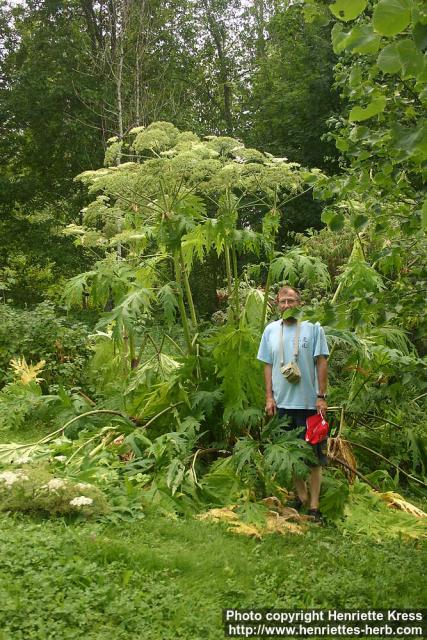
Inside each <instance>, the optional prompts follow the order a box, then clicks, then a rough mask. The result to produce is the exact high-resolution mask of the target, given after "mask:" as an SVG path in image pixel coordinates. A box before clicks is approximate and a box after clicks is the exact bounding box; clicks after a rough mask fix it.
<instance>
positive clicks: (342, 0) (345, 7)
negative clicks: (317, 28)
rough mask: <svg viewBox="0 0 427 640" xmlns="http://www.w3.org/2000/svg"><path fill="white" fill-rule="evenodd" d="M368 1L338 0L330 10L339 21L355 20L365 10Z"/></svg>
mask: <svg viewBox="0 0 427 640" xmlns="http://www.w3.org/2000/svg"><path fill="white" fill-rule="evenodd" d="M366 5H367V0H336V2H335V3H334V4H332V5H331V6H330V7H329V9H330V10H331V11H332V13H333V14H334V16H335V17H336V18H338V20H343V21H344V22H348V21H349V20H354V19H355V18H357V16H359V15H360V14H361V13H362V11H364V10H365V7H366Z"/></svg>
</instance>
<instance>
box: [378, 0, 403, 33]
mask: <svg viewBox="0 0 427 640" xmlns="http://www.w3.org/2000/svg"><path fill="white" fill-rule="evenodd" d="M410 22H411V3H410V2H409V0H380V1H379V2H378V4H377V5H376V7H375V9H374V15H373V25H374V29H375V31H376V32H377V33H380V34H381V35H382V36H395V35H396V34H397V33H401V32H402V31H403V30H404V29H406V27H407V26H408V24H409V23H410Z"/></svg>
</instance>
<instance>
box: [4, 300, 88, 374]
mask: <svg viewBox="0 0 427 640" xmlns="http://www.w3.org/2000/svg"><path fill="white" fill-rule="evenodd" d="M88 332H89V329H88V327H87V326H86V325H85V324H83V323H82V322H74V321H73V320H68V318H65V317H57V315H56V313H55V309H54V307H53V305H52V304H51V303H49V302H43V303H41V304H39V305H37V306H36V307H35V308H34V309H32V310H27V309H25V310H22V309H14V308H12V307H10V306H8V305H6V304H1V305H0V385H3V384H5V382H7V381H8V379H9V376H8V374H7V369H8V368H9V363H10V360H11V359H12V358H18V357H19V356H24V357H25V359H26V360H27V362H28V363H30V362H32V363H36V362H39V361H40V360H45V361H46V366H45V367H44V372H43V378H44V381H45V382H44V384H45V385H46V386H47V387H49V385H51V384H54V383H58V382H59V381H60V383H61V385H64V386H78V385H79V384H80V382H81V379H82V374H83V370H84V366H85V363H86V359H87V356H88V355H89V351H88V348H87V336H88Z"/></svg>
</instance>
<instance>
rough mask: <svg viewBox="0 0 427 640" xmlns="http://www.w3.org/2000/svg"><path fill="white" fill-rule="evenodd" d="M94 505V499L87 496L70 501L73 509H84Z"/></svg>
mask: <svg viewBox="0 0 427 640" xmlns="http://www.w3.org/2000/svg"><path fill="white" fill-rule="evenodd" d="M92 503H93V500H92V498H86V496H78V497H77V498H73V499H72V500H70V504H71V506H72V507H84V506H86V505H90V504H92Z"/></svg>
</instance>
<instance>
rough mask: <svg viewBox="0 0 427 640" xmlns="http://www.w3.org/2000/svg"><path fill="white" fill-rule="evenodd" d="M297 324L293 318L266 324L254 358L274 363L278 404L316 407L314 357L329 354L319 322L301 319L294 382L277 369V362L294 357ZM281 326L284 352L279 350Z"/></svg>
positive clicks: (274, 389)
mask: <svg viewBox="0 0 427 640" xmlns="http://www.w3.org/2000/svg"><path fill="white" fill-rule="evenodd" d="M296 327H297V323H296V322H295V323H294V324H291V325H289V324H286V323H284V322H282V321H281V320H276V321H275V322H271V323H270V324H269V325H267V326H266V328H265V329H264V333H263V334H262V338H261V343H260V345H259V350H258V356H257V358H258V360H261V361H262V362H265V363H267V364H272V365H273V369H272V378H273V396H274V400H275V402H276V405H277V406H278V407H280V408H284V409H315V408H316V396H317V393H318V386H317V371H316V358H317V356H328V355H329V349H328V344H327V342H326V337H325V332H324V331H323V329H322V327H321V326H320V324H319V323H318V322H316V324H313V323H312V322H307V321H303V322H301V325H300V336H299V350H298V359H297V364H298V367H299V368H300V371H301V380H300V381H299V382H297V383H296V384H294V383H291V382H288V381H287V380H286V378H285V377H284V376H283V374H282V373H281V371H280V365H281V363H282V361H283V362H284V363H285V364H288V363H289V362H291V360H292V359H293V358H292V356H293V351H294V336H295V332H296ZM281 330H283V347H284V352H285V353H284V356H283V354H280V331H281Z"/></svg>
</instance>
